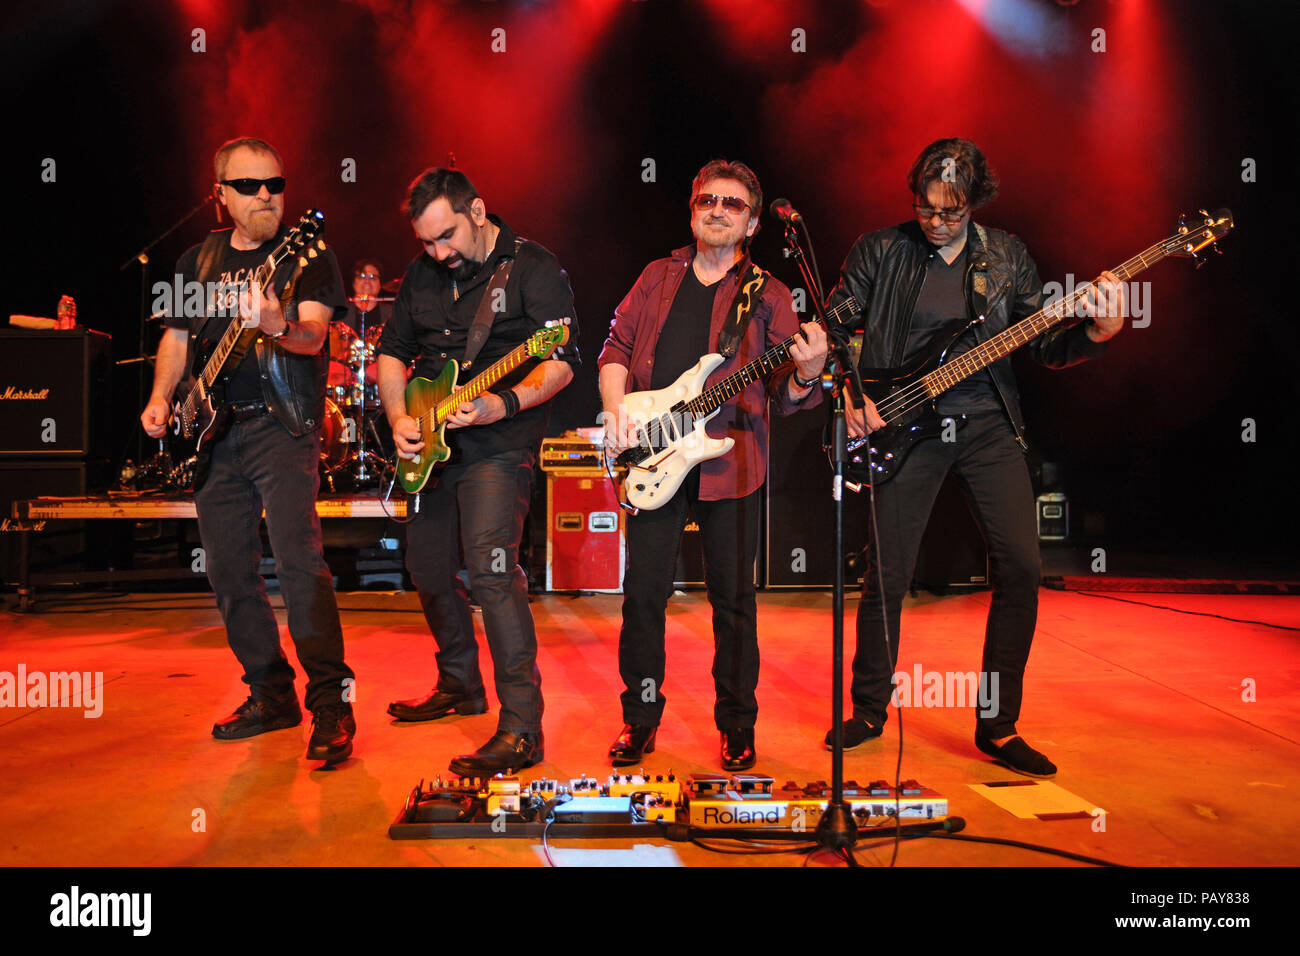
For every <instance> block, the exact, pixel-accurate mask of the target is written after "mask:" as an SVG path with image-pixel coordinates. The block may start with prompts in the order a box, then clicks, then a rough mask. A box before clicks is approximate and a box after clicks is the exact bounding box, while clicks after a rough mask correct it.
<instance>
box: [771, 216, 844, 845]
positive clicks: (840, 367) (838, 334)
mask: <svg viewBox="0 0 1300 956" xmlns="http://www.w3.org/2000/svg"><path fill="white" fill-rule="evenodd" d="M799 222H800V223H802V218H800V219H799ZM804 229H805V232H806V231H807V227H806V226H805V227H804ZM785 241H786V248H785V249H784V250H783V254H784V255H785V257H786V258H787V259H794V261H795V263H796V264H797V265H798V267H799V273H800V275H802V276H803V280H804V282H805V283H806V285H807V287H808V291H809V295H810V297H811V298H812V301H813V306H814V308H815V309H816V312H817V319H818V321H819V322H820V323H821V325H822V327H823V328H825V329H826V334H827V337H828V339H830V340H831V341H832V342H833V343H834V347H833V351H832V356H831V359H830V361H828V363H827V370H826V371H825V372H823V373H822V381H821V385H822V388H823V389H824V390H825V391H827V392H829V393H830V398H831V403H830V406H829V409H830V415H831V428H830V431H831V434H832V436H833V444H834V451H833V453H832V454H833V464H834V466H835V477H834V479H833V481H832V485H831V497H832V499H833V501H834V509H835V536H834V549H835V551H834V554H835V588H834V598H833V602H832V608H833V610H832V613H833V615H834V619H835V620H834V625H833V627H832V630H831V647H832V651H831V667H832V671H831V706H832V707H833V711H832V713H831V795H830V800H829V802H828V803H827V805H826V812H825V813H824V814H822V818H821V820H820V821H819V822H818V824H817V831H816V837H817V842H818V843H819V844H821V846H823V847H825V848H826V849H829V850H836V851H838V850H844V851H847V852H850V853H851V851H852V847H853V845H854V844H855V843H856V842H857V839H858V824H857V821H856V820H854V819H853V813H852V811H851V810H850V808H849V805H848V803H847V802H846V801H845V799H844V717H843V700H844V468H845V464H846V462H847V460H848V454H847V450H846V447H845V446H846V445H847V443H848V425H847V422H846V419H845V406H844V392H845V389H848V390H849V392H850V394H851V395H852V397H853V399H854V401H855V402H856V403H857V404H858V406H859V407H861V405H862V395H861V391H860V388H859V383H858V382H857V381H855V378H854V376H855V373H856V372H857V369H856V368H854V367H853V362H852V359H851V357H850V356H849V354H848V350H847V348H846V336H845V334H844V332H842V331H841V330H840V329H839V328H838V327H836V328H831V325H830V323H829V321H828V320H827V317H826V308H825V305H824V302H825V297H824V295H823V293H822V288H821V283H820V282H818V277H817V276H816V275H815V274H814V270H813V269H812V268H810V266H809V264H808V260H807V257H806V256H805V254H804V250H803V247H802V246H801V245H800V242H799V233H798V229H797V228H796V226H795V221H793V220H792V219H787V220H786V226H785Z"/></svg>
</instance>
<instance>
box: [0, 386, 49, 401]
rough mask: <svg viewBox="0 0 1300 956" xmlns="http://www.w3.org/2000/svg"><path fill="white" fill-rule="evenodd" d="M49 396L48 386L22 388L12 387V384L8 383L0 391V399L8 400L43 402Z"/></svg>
mask: <svg viewBox="0 0 1300 956" xmlns="http://www.w3.org/2000/svg"><path fill="white" fill-rule="evenodd" d="M49 397H50V390H49V389H48V388H42V389H35V388H26V389H24V388H14V386H12V385H10V386H8V387H7V388H6V389H5V390H4V391H3V392H0V401H3V400H9V401H27V402H43V401H45V400H46V399H47V398H49Z"/></svg>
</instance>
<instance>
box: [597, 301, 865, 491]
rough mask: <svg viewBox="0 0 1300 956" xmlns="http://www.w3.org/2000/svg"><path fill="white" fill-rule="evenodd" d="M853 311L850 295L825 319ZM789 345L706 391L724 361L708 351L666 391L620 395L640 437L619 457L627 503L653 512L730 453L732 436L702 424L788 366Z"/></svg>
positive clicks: (844, 317)
mask: <svg viewBox="0 0 1300 956" xmlns="http://www.w3.org/2000/svg"><path fill="white" fill-rule="evenodd" d="M857 311H858V303H857V300H856V299H854V298H853V297H852V296H850V297H849V298H848V299H846V300H844V301H843V302H841V303H840V304H839V305H837V306H836V307H835V308H834V309H833V310H831V312H830V313H829V314H828V315H827V319H828V320H830V321H831V322H833V323H835V324H836V325H840V324H842V323H843V322H844V321H846V320H847V319H848V318H849V317H850V316H852V315H853V314H854V313H855V312H857ZM796 334H798V333H796ZM792 345H794V336H793V335H792V336H790V337H789V338H788V339H786V340H785V341H784V342H779V343H778V344H776V345H773V346H772V347H771V348H770V349H768V350H767V351H766V352H764V353H763V354H762V355H760V356H759V357H758V358H756V359H754V360H753V361H752V362H750V363H748V364H747V365H744V366H742V367H741V368H738V369H736V370H735V371H734V372H732V373H731V374H730V375H728V376H727V377H726V378H724V379H720V380H719V381H717V382H714V383H713V384H712V385H710V386H709V387H708V388H705V387H704V382H705V380H706V379H708V377H709V376H710V375H712V374H713V371H714V369H716V368H717V367H718V366H719V365H721V364H722V363H723V362H724V361H726V360H725V359H724V358H723V357H722V356H721V355H719V354H718V353H717V352H710V353H709V354H708V355H705V356H703V357H701V358H700V360H699V361H698V362H696V363H695V364H694V365H692V366H691V367H690V368H688V369H687V370H686V371H685V372H683V373H682V374H681V375H680V376H678V378H677V381H675V382H673V384H671V385H669V386H668V387H667V388H660V389H656V390H654V391H646V392H632V393H630V394H628V395H626V396H624V398H623V407H624V408H625V409H626V410H627V414H628V418H629V419H631V420H632V421H633V422H635V423H636V425H637V427H638V429H639V430H640V435H641V443H640V444H639V445H634V446H632V447H630V448H628V449H626V450H624V451H623V452H622V453H620V454H619V456H618V459H617V462H618V464H619V465H622V466H626V467H627V469H628V471H627V477H626V478H624V479H623V497H624V499H625V500H626V501H627V503H628V504H630V505H632V506H633V507H635V508H637V509H639V510H646V511H653V510H654V509H655V508H659V507H661V506H662V505H663V504H664V503H665V502H667V501H668V499H669V498H671V497H672V496H673V495H674V494H675V493H676V491H677V489H678V488H679V487H681V484H682V482H683V481H684V480H685V479H686V476H687V475H688V474H690V471H691V469H692V468H694V467H695V466H696V465H698V464H699V463H700V462H702V461H708V460H709V459H710V458H719V457H721V456H722V455H725V454H726V453H727V452H729V451H731V447H732V446H733V445H734V444H735V443H736V440H735V439H734V438H710V437H709V436H708V434H707V433H706V432H705V430H704V426H705V425H706V424H708V421H709V419H711V418H712V417H713V416H714V415H716V414H717V413H718V409H720V408H721V407H722V406H723V405H724V404H725V403H726V402H728V401H730V400H731V399H732V398H734V397H735V396H737V395H739V394H740V393H741V392H742V391H744V390H745V388H746V387H747V386H748V385H749V384H750V383H752V382H756V381H758V380H759V379H760V378H762V377H763V376H764V375H767V374H768V373H769V372H773V371H775V370H776V369H777V368H779V367H780V366H782V365H784V364H785V363H786V362H788V361H789V360H790V346H792Z"/></svg>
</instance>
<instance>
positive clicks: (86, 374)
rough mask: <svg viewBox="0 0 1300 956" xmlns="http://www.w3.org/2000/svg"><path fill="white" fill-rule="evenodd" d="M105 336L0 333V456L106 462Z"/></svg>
mask: <svg viewBox="0 0 1300 956" xmlns="http://www.w3.org/2000/svg"><path fill="white" fill-rule="evenodd" d="M111 344H112V338H111V336H108V335H105V334H104V333H102V332H95V331H92V330H91V329H80V328H79V329H68V330H50V331H33V330H29V329H0V457H5V458H44V457H46V456H55V457H63V458H77V457H80V458H107V457H109V456H110V453H111V452H110V448H109V445H110V436H109V421H110V420H109V404H110V398H111V392H112V389H111V388H110V373H111V368H112V356H111V351H112V350H111V348H110V346H111Z"/></svg>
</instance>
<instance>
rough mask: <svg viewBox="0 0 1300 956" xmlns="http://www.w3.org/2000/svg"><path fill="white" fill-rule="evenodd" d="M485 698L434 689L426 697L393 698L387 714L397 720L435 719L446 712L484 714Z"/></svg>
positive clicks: (485, 711)
mask: <svg viewBox="0 0 1300 956" xmlns="http://www.w3.org/2000/svg"><path fill="white" fill-rule="evenodd" d="M487 709H488V706H487V698H486V697H483V696H480V697H464V696H462V695H460V694H448V693H444V692H443V691H440V690H436V689H435V690H434V691H433V692H432V693H430V694H429V696H428V697H414V698H412V699H411V700H395V701H393V702H392V703H391V704H389V705H388V716H390V717H396V718H397V719H398V720H437V719H438V718H439V717H446V716H447V715H448V714H486V713H487Z"/></svg>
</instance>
